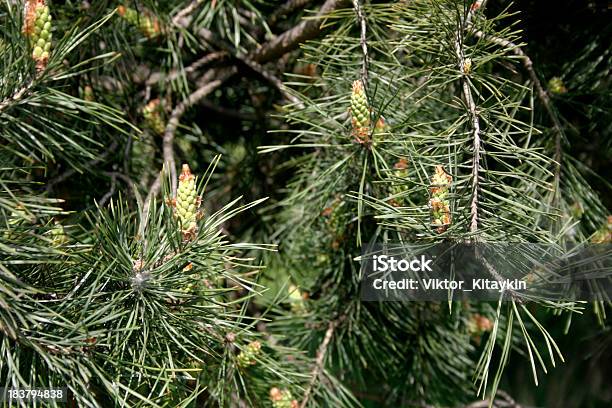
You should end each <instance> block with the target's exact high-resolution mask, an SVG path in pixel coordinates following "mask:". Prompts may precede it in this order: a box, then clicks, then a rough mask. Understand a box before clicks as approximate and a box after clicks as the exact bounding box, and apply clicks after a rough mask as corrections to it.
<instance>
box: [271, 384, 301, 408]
mask: <svg viewBox="0 0 612 408" xmlns="http://www.w3.org/2000/svg"><path fill="white" fill-rule="evenodd" d="M270 400H272V407H273V408H298V406H299V405H298V402H297V400H295V399H293V396H292V395H291V391H289V390H279V389H278V388H276V387H273V388H271V389H270Z"/></svg>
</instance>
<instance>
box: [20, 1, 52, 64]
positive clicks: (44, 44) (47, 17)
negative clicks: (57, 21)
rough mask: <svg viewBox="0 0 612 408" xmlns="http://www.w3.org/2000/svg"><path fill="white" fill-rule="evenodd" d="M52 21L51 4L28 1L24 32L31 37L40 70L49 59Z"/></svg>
mask: <svg viewBox="0 0 612 408" xmlns="http://www.w3.org/2000/svg"><path fill="white" fill-rule="evenodd" d="M51 21H52V17H51V14H50V11H49V6H47V5H46V4H45V2H37V3H32V2H30V3H26V17H25V22H24V33H25V34H26V35H27V36H29V37H30V47H31V49H32V59H34V61H36V67H37V69H38V70H42V69H44V68H45V67H46V66H47V61H48V60H49V55H50V52H51V40H52V38H53V34H52V33H51Z"/></svg>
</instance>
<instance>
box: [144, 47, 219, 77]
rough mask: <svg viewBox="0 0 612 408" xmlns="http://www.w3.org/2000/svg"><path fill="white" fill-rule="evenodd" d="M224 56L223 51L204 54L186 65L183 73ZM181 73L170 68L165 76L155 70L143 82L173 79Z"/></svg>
mask: <svg viewBox="0 0 612 408" xmlns="http://www.w3.org/2000/svg"><path fill="white" fill-rule="evenodd" d="M226 56H227V53H226V52H224V51H219V52H211V53H210V54H206V55H204V56H203V57H202V58H199V59H197V60H196V61H194V62H193V63H192V64H191V65H189V66H188V67H186V68H185V69H184V71H183V72H184V73H185V74H193V73H194V72H196V71H197V70H198V69H200V68H202V67H203V66H205V65H208V64H210V63H211V62H213V61H216V60H219V59H222V58H224V57H226ZM181 73H182V72H181V71H178V70H172V71H171V72H170V73H169V74H168V75H167V76H165V75H164V74H162V73H160V72H155V73H153V74H151V76H150V77H149V79H147V81H146V82H145V84H146V85H147V86H151V85H155V84H157V83H159V82H161V81H164V82H170V81H174V80H175V79H176V78H178V77H179V76H180V75H181Z"/></svg>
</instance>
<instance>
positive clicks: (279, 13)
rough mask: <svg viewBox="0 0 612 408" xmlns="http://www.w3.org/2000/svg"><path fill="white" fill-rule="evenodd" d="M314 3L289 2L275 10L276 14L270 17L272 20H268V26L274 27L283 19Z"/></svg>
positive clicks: (289, 0) (300, 0) (295, 0)
mask: <svg viewBox="0 0 612 408" xmlns="http://www.w3.org/2000/svg"><path fill="white" fill-rule="evenodd" d="M312 1H313V0H288V1H287V2H286V3H284V4H283V5H282V6H280V7H279V8H277V9H276V10H274V12H273V13H272V14H271V15H270V18H268V21H267V23H268V26H270V27H272V26H273V25H275V24H276V23H277V22H278V20H279V19H280V18H281V17H283V16H286V15H287V14H290V13H292V12H294V11H295V10H297V9H299V8H303V7H306V6H307V5H308V4H310V3H312Z"/></svg>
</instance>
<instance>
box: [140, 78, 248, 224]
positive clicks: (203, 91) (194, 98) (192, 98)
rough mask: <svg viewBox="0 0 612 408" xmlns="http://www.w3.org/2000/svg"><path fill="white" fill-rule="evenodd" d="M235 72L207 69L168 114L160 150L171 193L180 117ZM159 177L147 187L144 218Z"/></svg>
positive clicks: (160, 175) (174, 190)
mask: <svg viewBox="0 0 612 408" xmlns="http://www.w3.org/2000/svg"><path fill="white" fill-rule="evenodd" d="M235 73H236V68H235V67H231V68H222V69H211V70H209V71H207V72H206V74H204V76H203V77H202V80H203V81H205V82H206V83H205V84H204V85H202V86H201V87H200V88H198V89H196V90H195V91H194V92H193V93H192V94H190V95H189V96H188V97H187V98H185V99H184V100H183V101H182V102H180V103H179V104H178V105H176V106H175V107H174V109H173V110H172V113H171V114H170V119H169V120H168V124H167V125H166V129H165V131H164V137H163V143H162V152H163V158H164V167H165V168H166V169H167V171H169V172H170V178H171V182H172V194H173V195H174V194H175V193H176V185H177V178H176V161H175V158H174V135H175V133H176V129H177V128H178V125H179V121H180V119H181V117H182V116H183V114H184V113H185V111H186V110H187V109H188V108H189V107H191V106H192V105H194V104H195V103H197V102H198V101H200V100H201V99H202V98H204V97H206V96H207V95H208V94H210V93H211V92H213V91H214V90H215V89H217V88H218V87H219V86H221V84H223V82H225V81H226V80H227V79H228V78H229V77H231V76H232V75H234V74H235ZM161 177H162V174H161V172H160V174H159V175H158V176H157V178H156V179H155V181H154V182H153V184H152V185H151V188H150V189H149V194H148V195H147V198H146V200H145V203H144V206H143V213H144V214H143V215H144V217H145V220H146V217H147V214H148V212H149V206H150V204H151V200H152V199H153V197H155V196H156V195H157V194H158V193H159V190H160V188H161Z"/></svg>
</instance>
